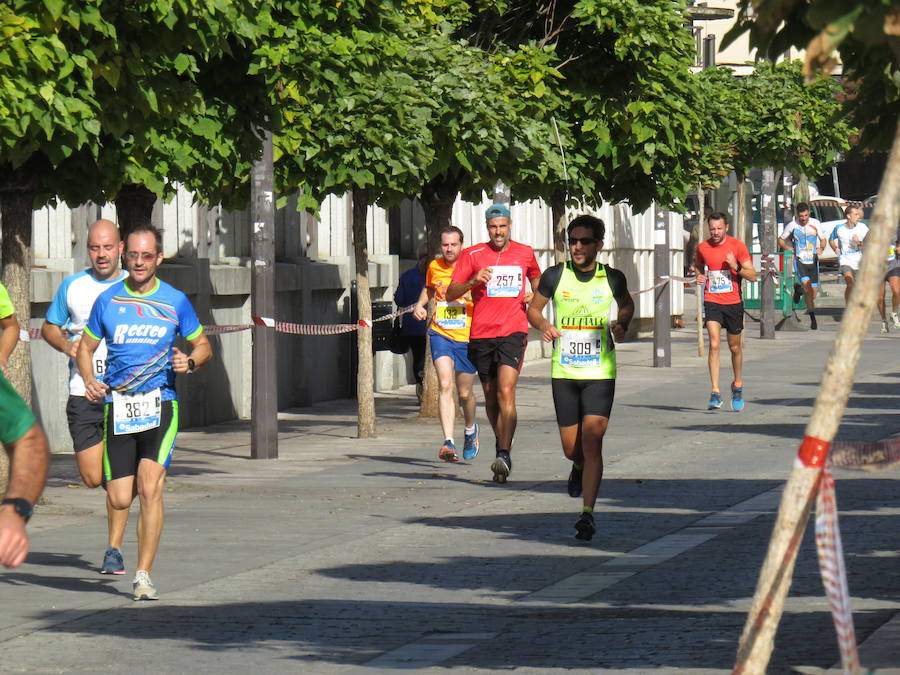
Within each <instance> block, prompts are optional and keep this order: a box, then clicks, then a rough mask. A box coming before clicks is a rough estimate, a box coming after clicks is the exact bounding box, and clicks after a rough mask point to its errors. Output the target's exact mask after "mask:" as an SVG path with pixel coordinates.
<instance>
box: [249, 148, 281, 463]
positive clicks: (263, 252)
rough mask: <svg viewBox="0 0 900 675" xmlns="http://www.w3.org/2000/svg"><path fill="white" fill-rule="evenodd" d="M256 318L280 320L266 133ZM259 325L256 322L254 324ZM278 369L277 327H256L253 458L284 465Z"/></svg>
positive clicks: (255, 196)
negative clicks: (280, 459) (280, 454)
mask: <svg viewBox="0 0 900 675" xmlns="http://www.w3.org/2000/svg"><path fill="white" fill-rule="evenodd" d="M250 190H251V192H250V209H251V212H250V215H251V220H252V222H253V233H252V235H251V239H250V257H251V258H252V260H253V265H252V269H251V272H250V280H251V284H250V313H251V314H252V315H253V316H254V317H260V318H265V319H269V320H274V319H275V193H274V177H273V172H272V134H271V133H270V132H268V131H267V132H265V136H264V138H263V155H262V158H261V159H260V160H259V161H256V162H254V163H253V170H252V174H251V186H250ZM254 323H256V322H254ZM276 373H277V371H276V366H275V326H274V323H273V324H272V325H254V326H253V386H252V391H253V393H252V402H251V410H252V412H251V421H250V457H251V458H252V459H278V388H277V375H276Z"/></svg>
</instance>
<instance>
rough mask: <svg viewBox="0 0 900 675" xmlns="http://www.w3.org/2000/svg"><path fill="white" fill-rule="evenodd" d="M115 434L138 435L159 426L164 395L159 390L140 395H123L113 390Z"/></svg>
mask: <svg viewBox="0 0 900 675" xmlns="http://www.w3.org/2000/svg"><path fill="white" fill-rule="evenodd" d="M112 399H113V400H112V404H113V433H114V434H115V435H116V436H120V435H122V434H136V433H138V432H140V431H147V430H148V429H155V428H156V427H158V426H159V420H160V416H161V413H162V395H161V394H160V391H159V388H157V389H153V390H152V391H145V392H143V393H140V394H123V393H120V392H118V391H115V390H113V393H112Z"/></svg>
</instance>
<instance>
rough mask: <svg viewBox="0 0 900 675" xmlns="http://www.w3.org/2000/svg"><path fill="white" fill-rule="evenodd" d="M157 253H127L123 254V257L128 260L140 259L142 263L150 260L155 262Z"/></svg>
mask: <svg viewBox="0 0 900 675" xmlns="http://www.w3.org/2000/svg"><path fill="white" fill-rule="evenodd" d="M157 255H159V254H158V253H150V251H128V252H127V253H125V257H126V258H128V259H129V260H137V259H138V258H140V259H141V260H143V261H144V262H150V261H151V260H156V256H157Z"/></svg>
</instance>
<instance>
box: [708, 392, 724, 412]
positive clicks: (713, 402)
mask: <svg viewBox="0 0 900 675" xmlns="http://www.w3.org/2000/svg"><path fill="white" fill-rule="evenodd" d="M721 407H722V394H720V393H719V392H717V391H714V392H713V393H711V394H710V395H709V409H710V410H714V409H716V408H721Z"/></svg>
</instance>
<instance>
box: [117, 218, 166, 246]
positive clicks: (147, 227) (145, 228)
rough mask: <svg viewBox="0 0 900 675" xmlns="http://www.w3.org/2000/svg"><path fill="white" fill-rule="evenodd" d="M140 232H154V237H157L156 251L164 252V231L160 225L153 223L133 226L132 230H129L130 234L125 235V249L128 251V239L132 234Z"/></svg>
mask: <svg viewBox="0 0 900 675" xmlns="http://www.w3.org/2000/svg"><path fill="white" fill-rule="evenodd" d="M140 233H149V234H152V235H153V238H154V239H156V252H157V253H162V250H163V239H162V232H161V231H160V229H159V228H158V227H156V226H155V225H153V224H152V223H138V224H137V225H135V226H134V227H132V228H131V229H130V230H128V234H127V235H125V250H126V251H127V250H128V239H129V238H130V237H131V235H133V234H140Z"/></svg>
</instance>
